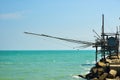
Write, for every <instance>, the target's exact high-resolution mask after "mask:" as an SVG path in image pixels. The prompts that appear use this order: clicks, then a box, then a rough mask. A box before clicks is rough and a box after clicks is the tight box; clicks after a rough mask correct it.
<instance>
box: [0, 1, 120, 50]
mask: <svg viewBox="0 0 120 80" xmlns="http://www.w3.org/2000/svg"><path fill="white" fill-rule="evenodd" d="M119 3H120V0H0V50H57V49H59V50H61V49H73V47H76V46H80V45H79V44H74V43H69V42H65V41H59V40H55V39H49V38H44V37H37V36H32V35H26V34H24V33H23V32H24V31H29V32H35V33H40V34H41V33H42V34H48V35H52V36H58V37H64V38H72V39H77V40H84V41H93V42H94V39H95V38H94V37H93V36H94V35H95V34H94V33H93V32H92V29H95V30H96V31H97V32H98V33H99V34H100V33H101V15H102V14H104V15H105V31H107V32H108V31H110V32H114V31H115V30H116V26H119V25H120V20H119V17H120V5H119ZM87 49H91V48H87Z"/></svg>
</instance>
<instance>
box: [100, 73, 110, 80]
mask: <svg viewBox="0 0 120 80" xmlns="http://www.w3.org/2000/svg"><path fill="white" fill-rule="evenodd" d="M107 76H108V73H103V74H102V75H101V76H99V80H105V79H106V77H107Z"/></svg>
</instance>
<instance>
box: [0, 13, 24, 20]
mask: <svg viewBox="0 0 120 80" xmlns="http://www.w3.org/2000/svg"><path fill="white" fill-rule="evenodd" d="M22 17H23V12H14V13H5V14H0V19H20V18H22Z"/></svg>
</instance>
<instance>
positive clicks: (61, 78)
mask: <svg viewBox="0 0 120 80" xmlns="http://www.w3.org/2000/svg"><path fill="white" fill-rule="evenodd" d="M94 57H95V51H94V50H40V51H39V50H36V51H35V50H33V51H32V50H30V51H29V50H28V51H27V50H23V51H22V50H21V51H17V50H13V51H5V50H4V51H0V80H83V79H76V78H73V77H72V76H73V75H78V74H86V73H87V72H89V70H90V68H91V67H92V66H94V60H95V58H94Z"/></svg>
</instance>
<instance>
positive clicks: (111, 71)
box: [109, 69, 117, 77]
mask: <svg viewBox="0 0 120 80" xmlns="http://www.w3.org/2000/svg"><path fill="white" fill-rule="evenodd" d="M109 74H111V75H112V76H113V77H116V74H117V71H116V70H113V69H111V70H110V72H109Z"/></svg>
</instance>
